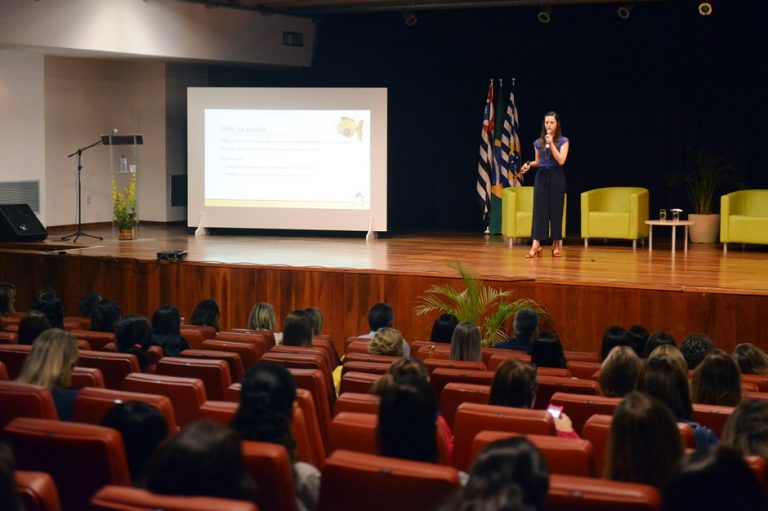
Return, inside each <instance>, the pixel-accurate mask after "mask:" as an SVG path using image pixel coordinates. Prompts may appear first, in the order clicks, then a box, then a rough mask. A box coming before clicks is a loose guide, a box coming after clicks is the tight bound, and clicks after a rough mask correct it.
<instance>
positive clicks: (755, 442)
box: [720, 399, 768, 459]
mask: <svg viewBox="0 0 768 511" xmlns="http://www.w3.org/2000/svg"><path fill="white" fill-rule="evenodd" d="M720 443H721V444H722V445H725V446H726V447H730V448H731V449H733V450H734V451H736V452H737V453H738V454H739V455H741V456H760V457H761V458H766V459H768V399H747V400H744V401H742V402H741V404H740V405H739V406H737V407H736V409H735V410H734V411H733V413H732V414H731V416H730V417H729V418H728V422H726V423H725V427H724V428H723V438H722V439H721V440H720Z"/></svg>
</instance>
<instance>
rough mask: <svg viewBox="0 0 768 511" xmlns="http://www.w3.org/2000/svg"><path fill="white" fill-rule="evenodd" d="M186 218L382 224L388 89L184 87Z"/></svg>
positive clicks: (365, 227) (324, 225)
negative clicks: (185, 96)
mask: <svg viewBox="0 0 768 511" xmlns="http://www.w3.org/2000/svg"><path fill="white" fill-rule="evenodd" d="M187 114H188V115H187V118H188V123H187V146H188V151H189V153H188V184H189V187H188V196H187V199H188V201H187V202H188V206H187V208H188V209H187V212H188V215H187V225H189V226H190V227H196V226H199V225H202V226H204V227H222V228H246V229H281V230H285V229H288V230H290V229H295V230H328V231H362V232H363V233H365V232H367V231H376V232H385V231H386V230H387V90H386V89H383V88H238V87H221V88H217V87H190V88H189V89H187Z"/></svg>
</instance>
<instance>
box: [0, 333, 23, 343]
mask: <svg viewBox="0 0 768 511" xmlns="http://www.w3.org/2000/svg"><path fill="white" fill-rule="evenodd" d="M18 338H19V336H18V335H17V334H16V332H5V331H0V344H16V341H17V339H18Z"/></svg>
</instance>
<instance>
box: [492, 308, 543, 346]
mask: <svg viewBox="0 0 768 511" xmlns="http://www.w3.org/2000/svg"><path fill="white" fill-rule="evenodd" d="M512 331H513V334H514V337H512V339H510V340H508V341H504V342H500V343H497V344H495V345H494V346H493V347H494V348H506V349H510V350H518V351H524V352H526V353H527V354H529V355H530V354H531V350H532V349H533V339H534V337H536V334H537V333H538V332H539V315H538V314H536V311H534V310H533V309H528V308H524V309H520V310H519V311H517V314H515V320H514V322H513V323H512Z"/></svg>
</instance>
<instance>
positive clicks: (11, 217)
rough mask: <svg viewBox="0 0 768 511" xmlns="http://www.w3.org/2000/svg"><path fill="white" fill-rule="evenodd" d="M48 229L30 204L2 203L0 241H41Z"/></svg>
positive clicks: (0, 207)
mask: <svg viewBox="0 0 768 511" xmlns="http://www.w3.org/2000/svg"><path fill="white" fill-rule="evenodd" d="M47 237H48V231H47V230H46V229H45V227H43V224H41V223H40V220H38V219H37V216H35V213H34V212H33V211H32V208H30V207H29V204H0V241H41V240H44V239H45V238H47Z"/></svg>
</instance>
